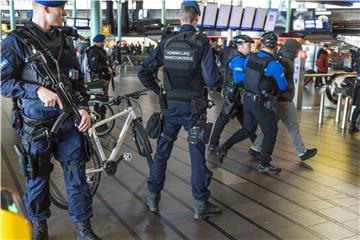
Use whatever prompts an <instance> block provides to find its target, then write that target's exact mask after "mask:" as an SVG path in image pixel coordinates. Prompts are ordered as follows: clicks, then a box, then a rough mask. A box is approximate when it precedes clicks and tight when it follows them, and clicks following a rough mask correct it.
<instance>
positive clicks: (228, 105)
mask: <svg viewBox="0 0 360 240" xmlns="http://www.w3.org/2000/svg"><path fill="white" fill-rule="evenodd" d="M234 107H235V103H233V102H231V101H230V99H229V98H228V97H227V96H226V97H225V100H224V105H223V107H222V108H221V111H222V112H223V113H224V114H225V115H230V114H231V112H232V111H233V110H234Z"/></svg>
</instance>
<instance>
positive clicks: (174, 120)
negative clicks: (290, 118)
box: [138, 1, 221, 219]
mask: <svg viewBox="0 0 360 240" xmlns="http://www.w3.org/2000/svg"><path fill="white" fill-rule="evenodd" d="M198 15H200V9H199V6H198V4H197V3H196V2H195V1H184V2H183V3H182V5H181V9H180V21H181V28H180V32H179V33H174V34H170V35H167V36H166V37H164V38H163V39H162V41H161V42H160V44H159V46H157V47H156V49H155V50H154V51H152V52H151V54H150V56H149V57H148V58H147V59H146V60H145V61H144V63H143V65H142V66H141V67H140V69H139V72H138V77H139V79H140V80H141V82H142V83H143V84H144V86H145V87H147V88H149V89H152V90H153V91H154V92H155V93H156V94H158V95H160V94H161V95H162V98H165V99H166V105H167V106H166V107H165V109H163V118H162V120H163V123H162V134H161V136H160V138H159V139H158V142H157V149H156V154H155V157H154V163H153V164H152V165H151V167H150V178H149V181H148V189H149V193H148V196H147V201H146V202H147V206H148V207H149V209H150V211H152V212H157V211H158V209H159V201H160V196H161V190H162V189H163V187H164V182H165V171H166V167H167V160H168V159H169V158H170V154H171V151H172V148H173V145H174V142H175V140H176V137H177V135H178V133H179V131H180V129H181V127H182V126H183V127H184V128H185V130H186V131H187V132H188V143H189V152H190V158H191V169H192V173H191V184H192V194H193V197H194V198H195V200H196V206H195V210H194V219H205V218H207V217H209V216H214V215H217V214H220V213H221V210H220V209H219V208H218V207H217V206H215V205H213V204H212V203H210V202H209V201H208V199H209V198H210V191H209V190H208V186H209V184H210V181H211V177H212V172H211V171H210V170H209V169H208V168H207V166H206V160H205V142H206V141H207V140H208V139H206V138H208V137H209V134H210V132H209V130H210V131H211V128H209V124H207V123H206V108H207V96H206V94H205V93H204V87H205V85H207V86H208V87H215V86H216V85H217V84H219V83H220V80H221V75H220V73H219V71H218V69H217V67H216V63H215V59H214V56H213V53H212V50H211V47H210V44H209V42H208V39H207V37H206V36H205V35H203V34H202V33H199V32H196V30H195V26H196V25H197V22H198V19H199V16H198ZM160 66H164V70H163V73H164V90H165V91H166V96H164V95H163V94H162V90H161V88H160V87H159V85H158V84H157V82H156V81H155V77H154V75H155V73H156V72H157V71H158V69H159V67H160ZM206 135H208V136H207V137H206Z"/></svg>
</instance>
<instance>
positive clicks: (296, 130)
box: [249, 39, 317, 161]
mask: <svg viewBox="0 0 360 240" xmlns="http://www.w3.org/2000/svg"><path fill="white" fill-rule="evenodd" d="M300 50H301V44H300V43H299V42H298V41H296V40H295V39H287V40H286V41H285V44H284V47H283V48H282V50H281V51H279V54H278V55H279V57H278V60H279V62H280V63H281V65H282V66H283V69H284V72H285V77H286V79H287V81H288V90H287V91H285V92H283V93H282V94H280V95H279V97H278V98H277V103H276V106H275V108H274V112H275V114H276V115H277V116H278V117H279V119H280V120H281V121H282V122H283V123H284V124H285V126H286V128H287V129H288V132H289V134H290V136H291V139H292V141H293V144H294V145H295V149H296V152H297V154H298V157H299V158H300V160H301V161H305V160H307V159H309V158H312V157H314V156H315V155H316V153H317V149H316V148H311V149H306V148H305V145H304V143H303V141H302V139H301V134H300V127H299V123H298V120H297V116H296V108H295V105H294V102H293V101H292V99H293V98H294V94H295V86H294V79H293V75H294V59H295V58H296V57H297V55H298V53H299V51H300ZM263 139H264V135H263V134H262V133H260V134H259V135H258V137H257V138H256V140H255V142H254V143H253V145H252V146H251V148H250V150H249V153H250V154H251V155H252V156H254V157H255V159H261V154H260V152H261V145H262V142H263Z"/></svg>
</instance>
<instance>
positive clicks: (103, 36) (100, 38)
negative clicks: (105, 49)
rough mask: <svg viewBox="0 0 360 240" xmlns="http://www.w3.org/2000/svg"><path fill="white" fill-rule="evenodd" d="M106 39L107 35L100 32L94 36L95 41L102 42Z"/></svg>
mask: <svg viewBox="0 0 360 240" xmlns="http://www.w3.org/2000/svg"><path fill="white" fill-rule="evenodd" d="M104 41H105V35H102V34H98V35H96V36H95V37H94V38H93V42H95V43H100V42H104Z"/></svg>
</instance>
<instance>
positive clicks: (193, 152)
mask: <svg viewBox="0 0 360 240" xmlns="http://www.w3.org/2000/svg"><path fill="white" fill-rule="evenodd" d="M186 31H193V32H195V28H194V27H193V26H192V25H188V24H185V25H182V26H181V29H180V32H181V33H182V32H186ZM166 39H167V38H165V39H163V40H162V41H161V42H160V44H159V45H158V46H157V47H156V48H155V49H154V51H152V52H151V54H150V55H149V57H148V58H147V59H146V60H145V61H144V63H143V64H142V66H141V67H140V69H139V72H138V77H139V79H140V81H141V82H142V84H143V85H144V86H145V87H147V88H150V89H151V90H153V91H154V92H155V93H156V94H160V87H159V85H158V84H157V82H156V81H155V74H156V73H157V71H158V69H159V68H160V67H161V66H162V65H164V62H163V61H164V60H163V59H164V46H165V43H166ZM202 50H203V55H202V58H201V73H202V78H203V80H204V83H205V85H207V86H208V87H215V86H217V84H219V83H220V80H221V75H220V73H219V71H218V69H217V66H216V64H215V58H214V55H213V52H212V50H211V47H210V44H209V43H206V44H204V46H203V47H202ZM193 94H194V95H196V94H197V95H198V96H199V97H201V96H202V95H203V93H201V92H194V93H193ZM167 105H168V106H167V108H166V109H165V110H164V112H163V128H162V135H161V137H160V138H159V139H158V142H157V149H156V154H155V157H154V163H153V164H152V166H151V167H150V179H149V181H148V188H149V190H150V192H153V193H160V191H161V190H162V189H163V187H164V182H165V171H166V166H167V160H168V159H169V157H170V154H171V151H172V148H173V145H174V141H175V140H176V136H177V135H178V133H179V131H180V129H181V127H182V126H183V127H184V128H185V130H190V129H191V128H192V127H193V126H194V125H195V124H196V123H197V121H198V120H199V118H200V115H201V114H194V113H193V111H192V109H191V105H190V103H188V102H181V101H174V100H169V101H168V103H167ZM189 151H190V157H191V169H192V174H191V183H192V193H193V197H194V198H195V199H196V200H200V201H202V200H207V199H208V198H209V197H210V191H209V190H208V189H207V187H208V185H209V184H210V180H211V176H212V173H211V172H210V171H209V169H208V168H207V167H206V164H205V162H206V160H205V144H204V143H203V142H199V143H196V144H192V143H189Z"/></svg>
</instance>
